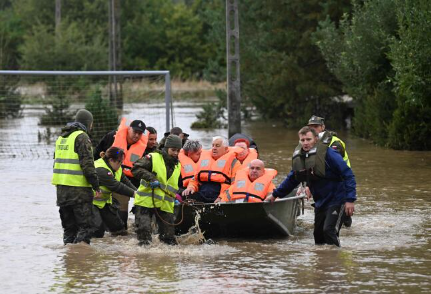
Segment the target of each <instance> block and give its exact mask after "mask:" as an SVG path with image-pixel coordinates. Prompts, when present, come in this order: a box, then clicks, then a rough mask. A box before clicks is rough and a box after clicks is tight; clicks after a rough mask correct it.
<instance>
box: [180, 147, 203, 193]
mask: <svg viewBox="0 0 431 294" xmlns="http://www.w3.org/2000/svg"><path fill="white" fill-rule="evenodd" d="M178 159H179V160H180V162H181V178H182V179H183V186H184V187H187V185H188V184H189V182H190V180H191V179H192V178H193V177H194V175H195V174H196V172H197V170H198V163H197V162H194V161H193V160H192V159H191V158H190V157H188V156H187V155H186V154H185V153H184V150H183V149H181V151H180V153H179V154H178Z"/></svg>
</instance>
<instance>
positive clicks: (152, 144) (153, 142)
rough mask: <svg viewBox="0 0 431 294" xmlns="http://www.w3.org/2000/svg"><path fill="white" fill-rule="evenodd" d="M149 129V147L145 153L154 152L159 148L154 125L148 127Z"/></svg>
mask: <svg viewBox="0 0 431 294" xmlns="http://www.w3.org/2000/svg"><path fill="white" fill-rule="evenodd" d="M146 129H147V131H148V142H147V148H146V149H145V151H144V155H143V156H145V155H147V154H150V153H151V152H154V151H156V150H157V131H156V129H155V128H153V127H147V128H146Z"/></svg>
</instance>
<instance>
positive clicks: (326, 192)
mask: <svg viewBox="0 0 431 294" xmlns="http://www.w3.org/2000/svg"><path fill="white" fill-rule="evenodd" d="M337 178H339V179H342V180H340V181H337V180H334V179H337ZM299 184H300V182H298V181H297V180H296V179H295V175H294V173H293V171H290V173H289V174H288V175H287V177H286V179H285V180H284V181H283V182H282V183H281V185H280V186H279V187H278V188H277V189H275V190H274V191H273V192H272V195H274V196H275V197H284V196H286V195H287V194H289V193H290V192H292V190H293V189H295V188H296V187H297V186H298V185H299ZM310 191H311V193H312V194H313V199H314V202H315V207H316V208H324V207H329V206H333V205H341V204H343V203H345V202H354V201H355V200H356V181H355V176H354V175H353V172H352V170H351V169H350V168H349V167H348V166H347V164H346V162H345V161H344V160H343V158H342V157H341V156H340V154H339V153H338V152H337V151H335V150H333V149H331V148H328V149H327V152H326V157H325V178H324V179H320V180H315V181H312V182H311V183H310Z"/></svg>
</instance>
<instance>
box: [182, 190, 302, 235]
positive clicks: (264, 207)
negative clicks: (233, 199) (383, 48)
mask: <svg viewBox="0 0 431 294" xmlns="http://www.w3.org/2000/svg"><path fill="white" fill-rule="evenodd" d="M301 198H302V197H290V198H284V199H277V201H275V202H274V203H269V202H259V203H217V204H193V205H191V206H189V205H186V206H185V207H184V214H183V216H182V212H181V206H178V207H176V209H175V213H176V222H179V221H180V220H181V218H182V217H183V221H182V223H181V224H180V225H179V226H177V230H176V231H177V233H178V234H184V233H187V231H188V230H189V228H190V227H192V226H193V225H195V215H196V212H197V211H198V212H199V214H200V216H201V218H200V221H199V227H200V229H201V230H202V231H203V232H204V235H205V237H206V238H214V237H285V236H289V235H292V234H293V232H294V229H295V226H296V218H297V216H298V215H299V213H300V205H301Z"/></svg>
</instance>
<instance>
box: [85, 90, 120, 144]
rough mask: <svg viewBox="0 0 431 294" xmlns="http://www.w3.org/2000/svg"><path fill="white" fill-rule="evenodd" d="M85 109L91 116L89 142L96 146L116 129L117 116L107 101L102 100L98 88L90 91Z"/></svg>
mask: <svg viewBox="0 0 431 294" xmlns="http://www.w3.org/2000/svg"><path fill="white" fill-rule="evenodd" d="M85 109H87V110H88V111H90V112H91V113H92V114H93V130H92V131H91V142H92V144H93V146H96V145H97V144H98V143H99V141H100V140H101V139H102V137H103V136H104V135H106V133H108V132H110V131H112V130H115V129H116V128H117V126H118V114H117V112H116V110H115V108H113V107H111V106H110V105H109V100H108V99H103V96H102V91H101V89H100V87H97V88H95V89H93V90H90V92H89V96H88V99H87V101H86V103H85Z"/></svg>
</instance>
